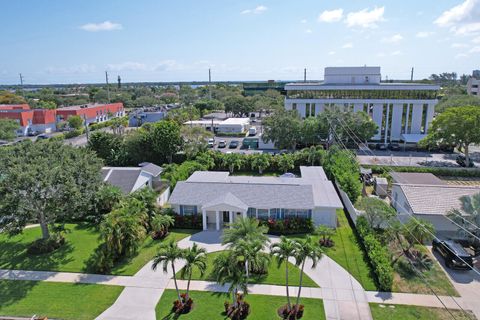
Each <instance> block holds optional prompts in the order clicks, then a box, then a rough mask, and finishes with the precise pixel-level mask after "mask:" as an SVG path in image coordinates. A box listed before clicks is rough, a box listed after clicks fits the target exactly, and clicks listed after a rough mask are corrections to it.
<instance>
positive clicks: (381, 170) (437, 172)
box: [364, 165, 480, 177]
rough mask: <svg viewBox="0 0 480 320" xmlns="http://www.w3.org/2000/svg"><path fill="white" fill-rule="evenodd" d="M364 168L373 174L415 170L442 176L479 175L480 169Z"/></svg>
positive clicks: (374, 166) (371, 166)
mask: <svg viewBox="0 0 480 320" xmlns="http://www.w3.org/2000/svg"><path fill="white" fill-rule="evenodd" d="M364 167H366V168H371V169H372V172H373V173H375V174H382V173H387V172H390V171H396V172H417V173H432V174H434V175H438V176H444V177H480V169H478V168H449V167H442V168H439V167H401V166H398V167H397V166H378V165H364Z"/></svg>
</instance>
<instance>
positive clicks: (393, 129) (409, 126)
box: [285, 67, 440, 143]
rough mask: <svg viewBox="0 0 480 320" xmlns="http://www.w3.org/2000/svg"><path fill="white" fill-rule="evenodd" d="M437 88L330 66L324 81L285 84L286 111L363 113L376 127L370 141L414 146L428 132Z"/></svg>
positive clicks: (307, 114) (374, 69) (371, 69)
mask: <svg viewBox="0 0 480 320" xmlns="http://www.w3.org/2000/svg"><path fill="white" fill-rule="evenodd" d="M439 89H440V87H439V86H437V85H430V84H418V83H394V82H388V83H385V82H381V74H380V67H333V68H332V67H330V68H325V80H324V81H323V82H303V83H302V82H297V83H290V84H287V85H285V90H286V91H287V97H286V98H285V109H286V110H297V112H298V113H299V115H300V116H301V117H302V118H307V117H313V116H316V115H318V114H319V113H321V112H323V111H324V110H334V109H338V108H340V109H342V110H351V111H353V112H358V111H364V112H365V113H367V114H368V115H369V116H370V117H371V118H372V119H373V121H374V122H375V123H376V124H377V125H378V128H379V130H378V133H377V134H376V135H375V136H374V137H373V138H372V140H375V141H380V142H383V143H388V142H391V141H404V142H407V143H417V142H418V141H419V140H421V139H422V138H423V137H425V135H426V134H427V133H428V129H429V125H430V122H431V121H432V119H433V115H434V113H435V105H436V104H437V102H438V100H437V94H438V91H439Z"/></svg>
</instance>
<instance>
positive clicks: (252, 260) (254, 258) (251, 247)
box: [232, 239, 270, 284]
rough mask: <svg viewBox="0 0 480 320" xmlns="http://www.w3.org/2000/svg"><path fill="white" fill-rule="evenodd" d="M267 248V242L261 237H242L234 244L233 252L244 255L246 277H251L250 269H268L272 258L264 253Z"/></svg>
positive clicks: (239, 255) (247, 278)
mask: <svg viewBox="0 0 480 320" xmlns="http://www.w3.org/2000/svg"><path fill="white" fill-rule="evenodd" d="M264 248H265V242H263V241H262V240H260V239H254V240H245V239H240V240H238V242H236V243H235V245H234V246H232V249H233V252H234V253H235V255H236V256H237V257H243V264H244V266H245V277H246V280H247V284H248V280H249V278H250V270H251V269H253V270H254V269H255V267H257V269H266V268H265V266H267V265H268V263H269V262H270V259H269V257H268V255H266V254H264V253H262V250H263V249H264Z"/></svg>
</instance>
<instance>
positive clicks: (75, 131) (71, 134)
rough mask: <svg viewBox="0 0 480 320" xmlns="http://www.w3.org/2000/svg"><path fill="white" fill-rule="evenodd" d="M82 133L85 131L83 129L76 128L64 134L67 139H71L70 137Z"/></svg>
mask: <svg viewBox="0 0 480 320" xmlns="http://www.w3.org/2000/svg"><path fill="white" fill-rule="evenodd" d="M82 133H83V130H82V129H75V130H72V131H67V132H65V133H64V134H63V135H64V136H65V139H70V138H75V137H78V136H79V135H81V134H82Z"/></svg>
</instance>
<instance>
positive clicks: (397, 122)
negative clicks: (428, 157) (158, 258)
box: [390, 103, 403, 141]
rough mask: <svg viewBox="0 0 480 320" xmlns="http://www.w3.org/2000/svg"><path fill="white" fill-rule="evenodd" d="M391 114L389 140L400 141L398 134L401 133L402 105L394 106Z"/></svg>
mask: <svg viewBox="0 0 480 320" xmlns="http://www.w3.org/2000/svg"><path fill="white" fill-rule="evenodd" d="M392 112H393V113H392V124H391V126H392V131H391V136H390V140H395V141H398V140H400V134H401V132H402V116H403V103H397V104H394V105H393V111H392Z"/></svg>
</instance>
